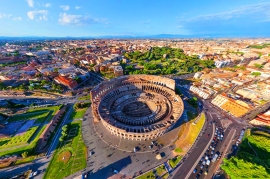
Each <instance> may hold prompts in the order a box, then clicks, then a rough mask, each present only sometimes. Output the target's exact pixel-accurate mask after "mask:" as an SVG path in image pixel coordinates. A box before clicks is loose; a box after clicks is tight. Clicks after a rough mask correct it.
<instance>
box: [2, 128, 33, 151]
mask: <svg viewBox="0 0 270 179" xmlns="http://www.w3.org/2000/svg"><path fill="white" fill-rule="evenodd" d="M37 128H38V127H37V126H35V127H31V128H30V129H28V131H26V132H25V133H24V134H23V135H19V136H14V137H8V138H4V139H0V144H1V145H0V149H2V148H5V149H7V150H8V148H9V147H13V146H20V145H25V144H27V142H28V140H29V139H30V138H31V137H32V135H33V134H34V133H35V131H36V130H37Z"/></svg>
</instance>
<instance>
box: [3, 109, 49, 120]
mask: <svg viewBox="0 0 270 179" xmlns="http://www.w3.org/2000/svg"><path fill="white" fill-rule="evenodd" d="M48 114H49V112H46V111H38V112H30V113H24V114H19V115H14V116H11V117H9V119H8V122H9V123H12V122H18V121H26V120H33V119H37V120H36V122H35V123H41V122H43V120H44V119H45V118H46V117H47V116H48Z"/></svg>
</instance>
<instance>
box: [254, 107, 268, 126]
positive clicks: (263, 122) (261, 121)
mask: <svg viewBox="0 0 270 179" xmlns="http://www.w3.org/2000/svg"><path fill="white" fill-rule="evenodd" d="M249 123H251V124H253V125H260V126H270V110H269V111H267V112H265V113H264V114H259V115H258V116H257V117H256V118H255V119H253V120H251V121H250V122H249Z"/></svg>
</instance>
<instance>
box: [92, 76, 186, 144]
mask: <svg viewBox="0 0 270 179" xmlns="http://www.w3.org/2000/svg"><path fill="white" fill-rule="evenodd" d="M91 100H92V112H93V117H94V122H100V121H101V122H102V124H103V126H104V127H105V128H106V129H107V130H109V131H110V133H111V134H114V135H116V136H119V137H121V138H123V139H129V140H149V139H154V138H156V137H159V136H161V135H163V134H164V133H166V132H167V131H169V130H170V129H171V128H172V127H173V126H174V124H175V123H176V121H177V120H178V119H179V118H180V117H181V115H182V113H183V110H184V104H183V101H182V99H181V98H180V97H179V96H178V95H176V94H175V81H174V80H172V79H169V78H164V77H160V76H153V75H129V76H121V77H119V78H115V79H112V80H110V81H106V82H103V83H101V84H99V85H98V86H96V87H95V88H94V89H92V90H91Z"/></svg>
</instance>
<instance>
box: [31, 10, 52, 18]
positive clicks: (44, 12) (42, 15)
mask: <svg viewBox="0 0 270 179" xmlns="http://www.w3.org/2000/svg"><path fill="white" fill-rule="evenodd" d="M47 15H48V11H47V10H39V11H29V12H27V16H28V18H29V19H31V20H34V19H35V18H36V19H38V20H48V19H47Z"/></svg>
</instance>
